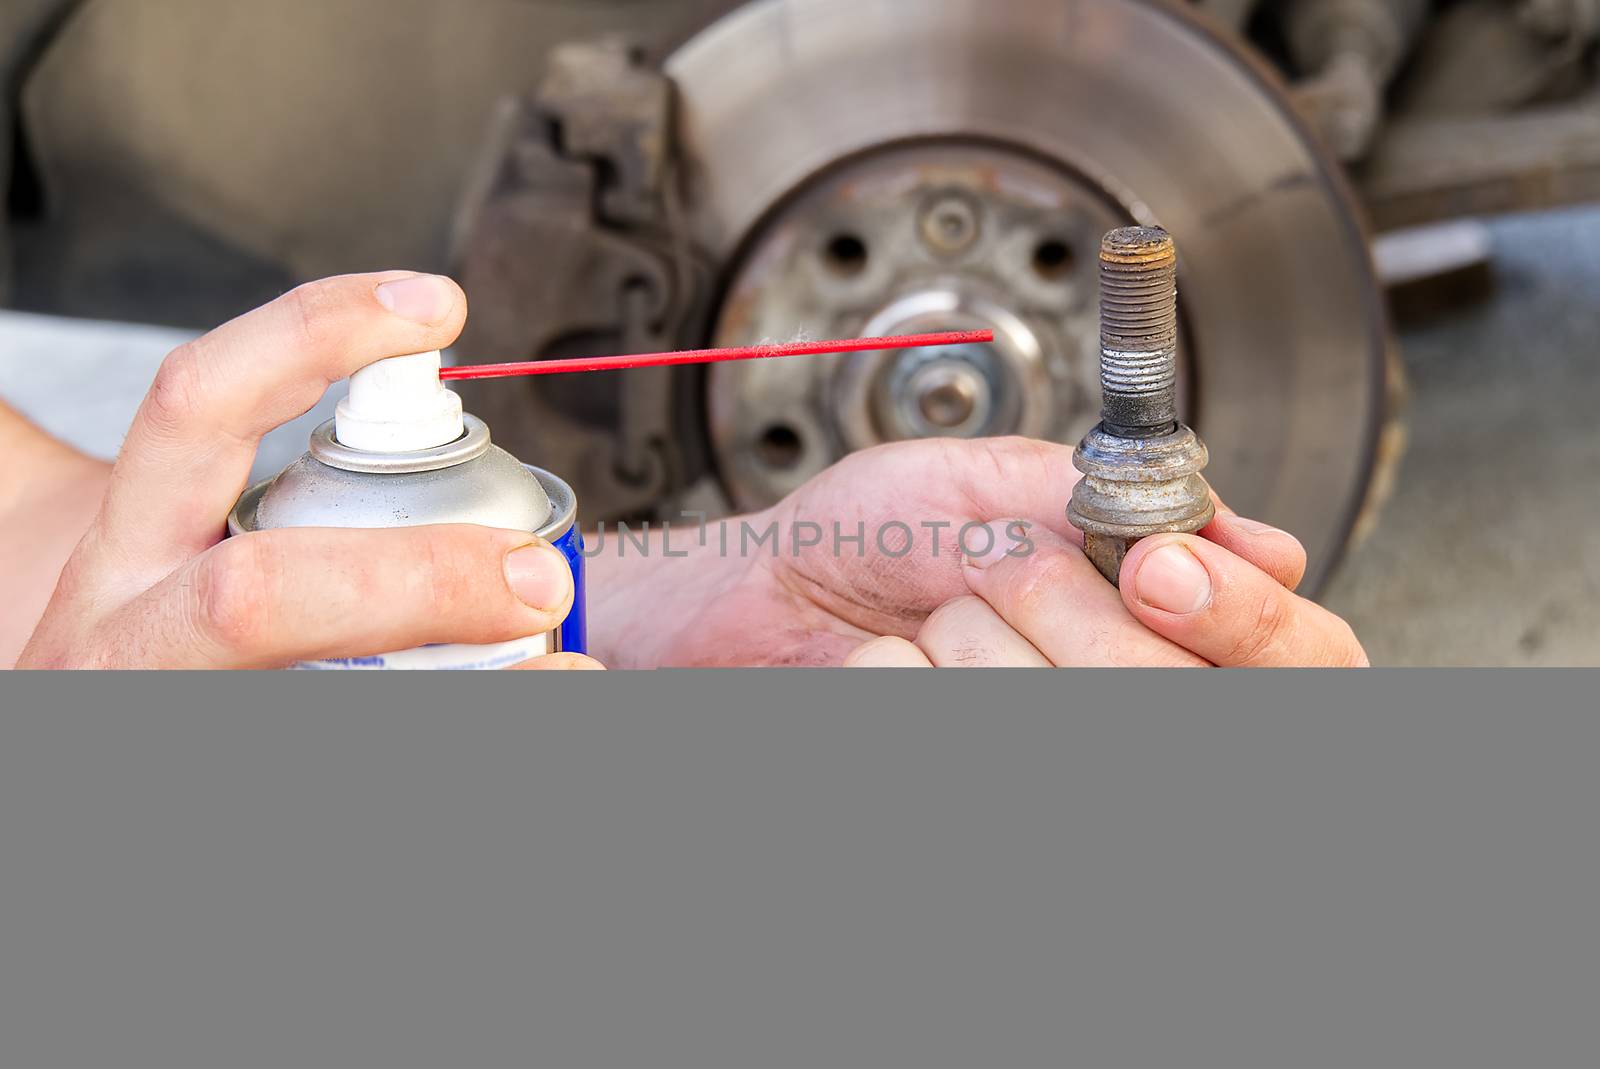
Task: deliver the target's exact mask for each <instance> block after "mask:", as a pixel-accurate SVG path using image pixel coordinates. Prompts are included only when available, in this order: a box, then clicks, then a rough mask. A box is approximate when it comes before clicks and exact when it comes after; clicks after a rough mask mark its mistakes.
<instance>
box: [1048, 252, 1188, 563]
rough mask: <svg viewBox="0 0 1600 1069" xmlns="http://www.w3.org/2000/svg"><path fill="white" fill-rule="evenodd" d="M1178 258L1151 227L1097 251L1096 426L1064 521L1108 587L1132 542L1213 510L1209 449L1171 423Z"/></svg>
mask: <svg viewBox="0 0 1600 1069" xmlns="http://www.w3.org/2000/svg"><path fill="white" fill-rule="evenodd" d="M1177 262H1178V258H1177V251H1176V249H1175V248H1174V247H1173V243H1172V238H1171V237H1170V236H1168V234H1167V233H1166V231H1164V230H1160V229H1157V228H1155V227H1120V228H1118V229H1116V230H1113V231H1111V232H1109V233H1108V234H1106V236H1105V239H1104V241H1102V243H1101V246H1100V388H1101V409H1100V415H1101V421H1100V425H1099V426H1097V427H1096V428H1095V429H1094V430H1092V431H1090V432H1089V433H1088V434H1087V435H1085V436H1084V439H1083V441H1082V442H1081V443H1079V445H1078V448H1077V450H1076V451H1075V452H1074V453H1073V455H1072V462H1073V464H1074V465H1075V466H1076V467H1077V469H1078V470H1079V471H1081V472H1083V479H1082V480H1081V481H1080V482H1079V483H1078V485H1077V486H1076V487H1074V488H1073V491H1072V504H1071V505H1070V506H1069V507H1068V509H1067V516H1068V518H1069V519H1070V520H1071V521H1072V523H1073V525H1074V526H1075V527H1077V528H1078V529H1079V530H1080V531H1082V532H1083V549H1084V553H1085V554H1086V555H1087V556H1088V557H1089V559H1090V560H1092V561H1093V562H1094V564H1095V567H1096V568H1098V569H1099V570H1100V574H1101V575H1103V576H1105V577H1106V578H1107V579H1109V580H1110V581H1111V582H1112V583H1116V582H1117V577H1118V574H1119V573H1120V572H1121V570H1122V560H1123V558H1124V557H1126V556H1127V554H1128V547H1129V546H1131V545H1133V543H1135V542H1137V541H1138V540H1139V539H1141V538H1146V537H1148V536H1150V535H1153V534H1161V533H1164V532H1169V531H1182V532H1189V531H1198V530H1199V529H1200V528H1202V527H1204V526H1205V525H1206V524H1208V523H1210V522H1211V518H1212V516H1213V515H1215V513H1216V506H1215V505H1214V504H1213V503H1212V500H1211V490H1210V488H1209V487H1208V486H1207V485H1206V482H1205V480H1204V479H1202V478H1201V477H1200V472H1201V471H1202V470H1203V469H1204V468H1205V466H1206V460H1207V454H1206V447H1205V443H1204V442H1202V441H1201V440H1200V436H1199V435H1197V434H1195V433H1194V431H1192V430H1190V429H1189V428H1188V427H1186V426H1184V425H1183V424H1182V423H1181V422H1179V421H1178V418H1177V389H1176V383H1177V367H1178V330H1177V322H1178V290H1177V284H1176V278H1177Z"/></svg>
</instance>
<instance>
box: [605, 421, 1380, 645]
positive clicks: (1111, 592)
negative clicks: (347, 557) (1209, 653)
mask: <svg viewBox="0 0 1600 1069" xmlns="http://www.w3.org/2000/svg"><path fill="white" fill-rule="evenodd" d="M1077 479H1078V472H1077V470H1076V469H1075V468H1073V466H1072V449H1071V447H1070V446H1063V445H1057V444H1052V443H1049V442H1039V441H1033V440H1029V439H1024V438H994V439H980V440H975V441H964V440H957V439H928V440H921V441H913V442H900V443H896V444H893V445H887V446H880V447H878V448H875V449H869V450H865V451H863V452H860V453H854V454H851V455H850V456H848V457H846V458H844V459H843V460H841V461H840V462H839V463H838V464H836V465H834V466H833V467H832V468H829V469H828V470H827V471H825V472H823V473H822V474H820V475H818V476H817V477H816V478H814V479H812V480H811V481H809V482H808V483H806V484H805V485H804V486H802V487H801V488H800V489H799V490H797V491H796V492H795V493H793V494H792V495H790V496H789V497H788V498H786V499H785V500H784V501H782V502H780V503H779V504H778V505H776V506H774V507H773V508H772V509H769V510H767V511H765V512H762V513H759V514H756V515H754V516H747V517H737V518H735V519H732V520H728V521H723V522H724V528H723V531H722V532H718V531H717V530H716V529H715V528H713V529H712V530H711V531H710V532H709V533H708V537H707V539H706V543H705V545H702V546H693V545H692V544H691V547H690V548H689V556H688V557H687V558H685V559H661V557H660V553H659V549H658V550H657V554H656V556H654V557H650V558H641V557H639V556H637V555H634V556H633V557H632V558H627V557H624V558H623V559H618V554H617V553H616V551H615V549H614V548H613V549H612V550H611V551H610V552H601V553H600V554H599V555H598V556H596V557H595V558H594V559H592V560H591V561H590V562H589V567H590V569H591V576H593V577H594V578H593V579H592V581H591V592H592V594H595V593H598V595H599V596H600V597H601V598H617V599H619V600H620V599H626V604H624V605H619V606H618V607H617V608H616V609H615V610H614V611H605V610H604V609H602V608H597V609H596V610H595V611H593V612H592V613H591V641H592V642H594V643H595V647H596V649H597V650H598V651H599V652H600V655H601V656H602V657H603V658H605V659H606V660H607V661H608V663H623V664H634V665H654V664H677V665H735V664H765V665H779V664H791V665H829V664H833V665H837V664H840V663H843V662H845V660H846V658H847V657H850V656H851V654H852V651H855V650H856V649H857V647H859V646H861V645H862V644H863V642H865V641H867V640H869V639H873V638H874V637H875V636H891V637H894V638H896V639H898V640H900V641H899V642H895V643H891V642H887V641H882V642H874V643H871V644H870V645H869V646H868V647H867V649H866V650H864V651H862V652H861V653H858V654H855V656H854V657H852V658H851V663H857V662H861V661H862V659H863V658H868V659H869V660H868V661H867V662H864V663H870V659H871V658H879V659H882V658H885V657H888V656H890V655H898V656H899V657H900V658H901V659H906V658H907V654H908V652H910V651H908V650H907V647H910V650H911V651H915V650H918V649H920V647H917V646H915V645H913V643H912V642H911V641H910V640H912V639H916V638H918V636H919V635H921V634H922V633H923V631H924V629H925V627H927V626H928V625H929V620H930V617H934V619H933V626H934V627H935V628H939V627H943V626H946V625H949V624H951V623H953V622H959V621H960V619H961V617H960V616H959V615H958V614H957V609H956V608H952V609H947V610H942V611H940V612H938V613H937V614H936V610H940V609H941V606H944V605H946V603H949V602H952V601H957V600H958V599H971V600H980V601H981V599H977V598H976V596H975V595H974V594H973V588H972V587H970V586H969V585H968V577H969V572H970V571H971V569H969V568H968V567H967V566H966V565H965V563H964V561H965V555H964V554H963V552H962V550H961V547H960V546H959V545H958V544H957V543H958V541H959V540H960V538H961V535H962V532H963V530H964V529H967V530H968V531H969V537H968V538H967V541H968V543H969V545H971V546H972V547H973V548H974V549H976V548H978V547H980V546H982V545H983V544H984V543H985V542H986V541H987V539H986V537H985V536H983V535H980V534H979V533H978V532H977V527H978V526H981V525H987V524H991V523H996V521H998V526H999V527H1000V528H1001V530H1000V531H999V532H998V537H996V538H995V539H994V540H993V544H994V545H996V546H997V547H1000V548H1001V549H1004V548H1007V547H1012V546H1015V545H1016V540H1015V539H1014V537H1013V536H1012V535H1011V533H1010V532H1007V531H1005V530H1004V528H1005V527H1006V525H1007V524H1009V523H1011V522H1014V521H1013V519H1012V518H1013V517H1020V518H1021V519H1022V520H1024V521H1026V522H1027V523H1028V524H1029V527H1028V531H1027V535H1028V537H1029V539H1030V540H1031V541H1032V543H1033V544H1034V545H1035V547H1036V549H1035V553H1034V554H1033V555H1032V556H1031V557H1029V558H1025V560H1024V563H1027V562H1030V561H1031V562H1032V563H1033V564H1035V565H1037V564H1038V563H1039V562H1042V561H1056V560H1059V559H1061V558H1067V559H1069V560H1071V559H1073V558H1074V557H1075V558H1076V560H1077V561H1079V562H1082V563H1083V564H1084V566H1085V567H1086V568H1087V572H1084V573H1082V574H1081V575H1079V576H1078V578H1079V579H1080V580H1081V587H1082V588H1083V590H1085V591H1087V592H1088V593H1086V594H1085V596H1086V597H1089V598H1091V599H1092V600H1091V602H1090V603H1091V604H1093V605H1095V606H1097V607H1098V610H1099V611H1101V612H1103V613H1105V614H1106V615H1104V616H1102V617H1096V618H1095V620H1097V621H1098V623H1097V624H1096V626H1100V627H1102V628H1103V629H1105V630H1106V631H1107V632H1108V633H1111V634H1113V635H1115V634H1120V633H1122V632H1123V631H1125V630H1127V628H1128V625H1129V624H1136V625H1137V626H1138V627H1139V628H1140V629H1141V631H1143V630H1145V627H1144V625H1143V624H1142V623H1138V621H1140V620H1143V619H1144V617H1143V616H1140V617H1134V616H1133V613H1132V610H1130V609H1129V608H1127V607H1126V606H1125V605H1123V604H1122V603H1121V601H1120V599H1119V597H1118V593H1117V590H1116V588H1114V587H1112V586H1111V585H1110V584H1109V583H1107V582H1106V581H1105V580H1104V579H1103V578H1101V576H1100V575H1099V573H1098V572H1096V571H1095V570H1094V568H1093V566H1092V565H1088V564H1087V561H1086V560H1085V559H1084V558H1083V555H1082V551H1081V549H1079V547H1080V546H1081V545H1082V535H1081V534H1080V533H1079V532H1078V531H1077V530H1076V529H1075V528H1073V527H1072V526H1071V525H1070V524H1069V523H1068V522H1067V519H1066V503H1067V500H1068V498H1069V497H1070V496H1071V492H1072V486H1073V484H1074V483H1075V482H1076V481H1077ZM806 523H814V524H818V525H820V526H822V527H823V528H825V529H826V530H827V536H826V537H825V538H824V539H823V541H822V543H821V544H816V545H810V546H797V545H795V544H794V540H793V539H792V538H791V534H792V533H794V532H797V531H798V530H799V529H800V525H802V524H806ZM834 523H839V524H840V525H841V526H842V528H843V529H844V530H845V531H846V532H848V533H850V534H854V533H855V532H856V531H857V530H858V525H860V526H861V527H862V528H864V529H865V531H866V532H867V533H866V540H865V542H866V544H865V546H864V547H862V548H863V550H864V552H860V553H858V552H856V549H855V547H854V546H849V547H846V548H844V549H843V550H842V551H840V547H839V546H837V545H835V544H834V541H833V538H832V526H831V525H832V524H834ZM893 524H903V525H905V527H906V529H907V531H906V533H907V534H909V535H910V542H909V544H901V545H891V546H890V549H891V550H892V551H893V553H894V554H897V555H891V554H889V553H885V552H883V551H882V549H881V547H880V546H878V545H877V544H876V538H875V534H876V532H878V531H880V530H886V529H888V528H889V527H890V525H893ZM771 525H776V528H777V531H778V532H779V539H780V542H781V545H779V546H778V547H777V548H778V552H776V553H771V554H769V553H767V552H765V551H764V550H762V551H758V552H755V553H750V554H744V553H739V552H738V550H739V547H740V546H741V542H742V541H743V535H742V528H744V527H745V526H748V527H750V528H751V529H754V530H757V531H764V530H766V529H767V528H768V527H769V526H771ZM968 525H973V526H972V527H971V528H969V527H968ZM723 535H725V537H723ZM1202 536H1203V537H1202V540H1203V541H1206V542H1207V544H1208V545H1209V546H1211V547H1212V548H1222V549H1225V550H1226V551H1228V552H1229V553H1230V554H1231V555H1233V556H1235V557H1237V558H1238V559H1239V560H1240V561H1242V562H1244V563H1246V564H1249V565H1252V566H1253V567H1255V568H1257V569H1261V570H1264V571H1265V573H1266V574H1269V575H1272V576H1275V577H1277V579H1278V580H1279V581H1280V582H1278V583H1277V588H1278V590H1279V591H1280V593H1286V592H1287V588H1286V586H1285V584H1287V585H1289V586H1292V585H1293V584H1294V583H1295V582H1298V580H1299V576H1300V572H1301V571H1302V570H1303V569H1304V567H1305V554H1304V551H1303V550H1302V549H1301V548H1300V545H1299V543H1298V542H1296V541H1295V540H1294V539H1293V538H1292V537H1291V536H1289V535H1287V534H1285V533H1284V532H1281V531H1272V530H1271V529H1265V530H1262V529H1260V528H1259V525H1254V524H1252V523H1251V522H1250V521H1247V520H1243V519H1240V518H1238V517H1235V516H1233V515H1232V514H1230V513H1228V512H1227V511H1226V510H1219V514H1218V517H1217V519H1216V520H1215V521H1214V522H1213V523H1212V525H1211V526H1210V527H1208V528H1207V529H1206V530H1205V531H1204V532H1202ZM686 541H689V540H687V539H684V538H680V537H678V536H677V535H674V538H673V544H674V546H676V547H679V548H680V549H681V547H682V545H683V543H684V542H686ZM724 542H725V543H726V544H728V545H729V546H732V547H734V552H733V553H729V554H723V553H722V552H720V546H721V544H723V543H724ZM1156 544H1158V543H1157V540H1149V541H1148V542H1147V543H1142V544H1141V548H1140V550H1139V555H1136V556H1135V557H1134V558H1133V559H1134V560H1140V559H1142V555H1143V554H1145V553H1148V552H1150V550H1152V549H1154V548H1155V546H1156ZM614 545H615V542H613V546H614ZM1202 551H1203V550H1202ZM1050 567H1052V568H1055V567H1064V566H1062V565H1059V564H1056V565H1051V566H1050ZM1002 574H1006V573H1003V572H1000V571H996V572H995V573H994V576H1000V575H1002ZM1126 574H1132V573H1131V572H1129V573H1126ZM1230 575H1231V573H1230ZM1091 579H1092V583H1091V582H1090V580H1091ZM992 581H994V578H993V577H991V582H992ZM1046 589H1047V587H1046V586H1044V585H1041V587H1040V590H1041V592H1043V591H1044V590H1046ZM1048 589H1049V590H1050V591H1052V592H1053V591H1055V590H1056V586H1055V584H1050V585H1049V586H1048ZM1073 589H1074V590H1075V591H1076V590H1078V588H1077V587H1074V588H1073ZM1219 589H1221V588H1220V587H1219ZM1237 589H1242V588H1236V587H1231V586H1230V587H1228V588H1227V589H1226V590H1225V591H1224V593H1223V595H1219V596H1218V599H1217V604H1219V605H1220V604H1222V603H1223V602H1224V601H1226V602H1227V603H1229V604H1232V603H1233V600H1234V599H1235V597H1236V595H1235V590H1237ZM1250 589H1254V588H1250ZM1130 590H1131V588H1130ZM1052 596H1053V594H1052ZM1040 597H1041V598H1044V594H1043V593H1041V594H1040ZM963 604H967V605H968V606H969V607H968V608H966V609H963V610H961V611H963V612H971V611H972V610H971V608H970V602H963ZM984 604H987V603H984ZM1030 604H1031V602H1030ZM1296 604H1303V605H1304V606H1306V607H1307V608H1305V609H1303V610H1300V611H1297V612H1296V614H1295V616H1294V619H1295V620H1296V621H1298V620H1299V619H1300V618H1301V615H1300V614H1301V612H1307V613H1309V612H1311V610H1315V613H1323V610H1321V609H1318V608H1317V607H1316V606H1314V605H1311V603H1310V602H1302V601H1301V599H1296ZM1113 609H1114V610H1115V611H1114V613H1113V612H1111V610H1113ZM667 610H670V611H671V612H672V614H673V619H675V620H676V621H677V622H678V623H677V625H676V626H674V627H672V628H670V629H667V628H662V627H660V626H658V625H656V624H653V623H652V621H657V620H659V619H660V614H661V612H663V611H667ZM1140 611H1141V612H1147V611H1149V610H1148V609H1147V608H1141V609H1140ZM1190 619H1192V615H1191V616H1188V617H1183V618H1181V619H1176V620H1173V621H1164V622H1163V626H1167V627H1170V628H1172V629H1174V630H1173V631H1172V635H1173V636H1174V637H1177V638H1178V643H1177V644H1175V643H1174V642H1172V641H1171V639H1170V638H1169V639H1161V640H1159V641H1157V636H1156V635H1154V634H1153V633H1152V634H1150V636H1149V638H1150V640H1149V641H1144V640H1141V641H1139V642H1138V643H1136V644H1134V645H1126V644H1124V643H1120V642H1099V641H1095V640H1093V632H1092V629H1090V640H1088V641H1084V642H1078V641H1077V640H1076V639H1075V640H1074V646H1073V647H1072V648H1070V649H1069V648H1068V647H1066V646H1063V645H1060V644H1053V643H1047V645H1050V646H1051V649H1052V650H1053V651H1054V652H1056V653H1057V654H1058V655H1059V656H1061V657H1062V663H1091V664H1106V663H1110V664H1116V663H1124V662H1130V663H1149V662H1145V661H1141V660H1140V657H1141V656H1146V657H1149V658H1152V659H1154V660H1153V663H1162V664H1165V663H1172V662H1173V661H1174V660H1176V659H1180V657H1181V659H1184V663H1199V661H1200V659H1201V656H1196V655H1194V653H1193V652H1190V653H1188V654H1184V653H1183V651H1182V650H1180V649H1179V648H1178V645H1179V644H1181V642H1182V641H1183V639H1182V636H1181V635H1179V633H1178V629H1181V628H1182V627H1184V626H1185V623H1184V621H1185V620H1190ZM1339 626H1341V627H1342V626H1343V625H1342V624H1340V625H1339ZM1085 628H1088V623H1085ZM991 630H992V629H991ZM1013 630H1014V629H1013ZM1130 633H1131V632H1130ZM930 634H932V632H930ZM1162 634H1167V632H1162ZM1041 641H1043V640H1042V639H1041ZM1352 641H1353V640H1352ZM1037 648H1038V647H1035V650H1037ZM1184 648H1185V649H1189V650H1191V651H1192V650H1193V649H1195V647H1184ZM1355 649H1356V651H1357V652H1359V647H1358V646H1357V647H1355ZM1158 655H1159V657H1158ZM1202 656H1203V654H1202ZM1218 656H1221V654H1220V653H1219V654H1218ZM1074 657H1079V658H1081V659H1079V660H1077V661H1074ZM927 661H928V657H927V655H926V654H924V655H923V657H922V660H921V661H920V662H918V663H926V662H927Z"/></svg>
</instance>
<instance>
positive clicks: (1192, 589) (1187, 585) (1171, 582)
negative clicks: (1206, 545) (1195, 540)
mask: <svg viewBox="0 0 1600 1069" xmlns="http://www.w3.org/2000/svg"><path fill="white" fill-rule="evenodd" d="M1134 589H1135V592H1136V593H1137V594H1138V596H1139V600H1140V601H1142V602H1144V604H1146V605H1149V606H1150V607H1152V608H1156V609H1161V610H1162V611H1163V612H1171V613H1177V614H1179V615H1184V614H1187V613H1191V612H1195V611H1197V610H1199V609H1202V608H1204V607H1205V605H1206V603H1207V602H1209V601H1210V600H1211V573H1210V572H1208V571H1206V569H1205V565H1203V564H1201V563H1200V562H1199V561H1198V560H1196V559H1195V556H1194V554H1193V553H1190V552H1189V551H1188V550H1187V549H1184V548H1183V547H1182V546H1162V547H1161V548H1160V549H1157V550H1155V551H1154V552H1153V553H1151V554H1150V555H1149V556H1148V557H1146V558H1145V559H1144V560H1143V561H1142V562H1141V563H1140V565H1139V574H1138V576H1137V577H1135V579H1134Z"/></svg>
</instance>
